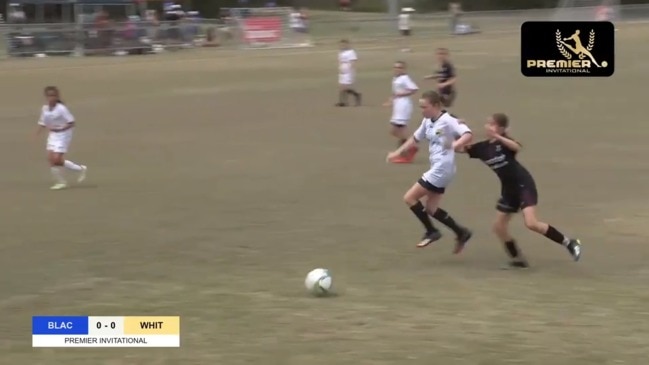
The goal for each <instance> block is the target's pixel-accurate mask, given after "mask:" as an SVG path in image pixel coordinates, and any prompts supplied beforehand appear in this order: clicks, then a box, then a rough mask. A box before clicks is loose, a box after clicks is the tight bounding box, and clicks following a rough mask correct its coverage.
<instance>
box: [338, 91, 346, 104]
mask: <svg viewBox="0 0 649 365" xmlns="http://www.w3.org/2000/svg"><path fill="white" fill-rule="evenodd" d="M338 101H339V102H340V104H347V90H341V91H340V93H338Z"/></svg>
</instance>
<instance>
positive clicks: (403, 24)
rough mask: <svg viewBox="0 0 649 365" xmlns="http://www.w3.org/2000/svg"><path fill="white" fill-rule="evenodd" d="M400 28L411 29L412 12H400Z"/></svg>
mask: <svg viewBox="0 0 649 365" xmlns="http://www.w3.org/2000/svg"><path fill="white" fill-rule="evenodd" d="M398 26H399V30H410V14H405V13H404V14H399V23H398Z"/></svg>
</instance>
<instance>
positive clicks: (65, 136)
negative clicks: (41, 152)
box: [38, 103, 74, 153]
mask: <svg viewBox="0 0 649 365" xmlns="http://www.w3.org/2000/svg"><path fill="white" fill-rule="evenodd" d="M70 123H74V116H73V115H72V113H70V110H68V108H67V107H66V106H65V105H63V104H61V103H59V104H56V106H55V107H54V108H52V109H51V110H50V106H49V105H43V108H42V109H41V116H40V118H39V119H38V124H39V125H41V126H43V127H46V128H47V129H50V130H51V129H58V128H63V127H65V126H66V125H68V124H70ZM71 140H72V128H70V129H68V130H65V131H63V132H53V131H50V134H49V136H48V137H47V150H48V151H53V152H57V153H66V152H67V151H68V147H69V145H70V141H71Z"/></svg>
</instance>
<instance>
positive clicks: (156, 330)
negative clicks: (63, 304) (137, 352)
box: [32, 316, 180, 347]
mask: <svg viewBox="0 0 649 365" xmlns="http://www.w3.org/2000/svg"><path fill="white" fill-rule="evenodd" d="M32 347H180V317H177V316H176V317H174V316H155V317H153V316H142V317H123V316H98V317H95V316H34V317H32Z"/></svg>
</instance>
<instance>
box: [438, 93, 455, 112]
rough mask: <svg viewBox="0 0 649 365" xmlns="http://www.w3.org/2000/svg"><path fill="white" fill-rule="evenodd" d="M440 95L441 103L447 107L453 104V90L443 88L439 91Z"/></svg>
mask: <svg viewBox="0 0 649 365" xmlns="http://www.w3.org/2000/svg"><path fill="white" fill-rule="evenodd" d="M440 96H441V97H442V104H443V105H444V106H445V107H447V108H448V107H451V106H452V105H453V101H455V97H456V96H457V92H455V90H448V91H447V90H445V91H443V92H441V93H440Z"/></svg>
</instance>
